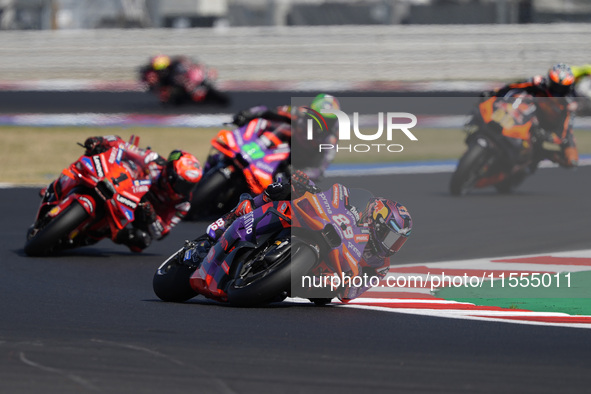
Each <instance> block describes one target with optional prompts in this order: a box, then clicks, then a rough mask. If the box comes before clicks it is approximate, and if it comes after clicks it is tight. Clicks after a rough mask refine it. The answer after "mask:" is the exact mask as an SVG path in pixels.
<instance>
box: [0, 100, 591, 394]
mask: <svg viewBox="0 0 591 394" xmlns="http://www.w3.org/2000/svg"><path fill="white" fill-rule="evenodd" d="M0 98H2V99H4V98H3V97H1V96H0ZM2 102H4V100H3V101H2ZM62 111H63V109H62ZM449 176H450V174H424V175H396V176H387V177H384V176H382V177H378V176H372V177H364V178H363V179H362V178H358V179H357V180H356V179H353V180H348V181H347V182H349V183H350V185H349V186H353V187H355V186H359V185H362V186H364V187H368V185H369V186H370V188H371V189H372V191H374V193H375V194H381V193H384V192H386V191H389V190H392V188H393V187H395V190H396V196H395V198H396V199H398V200H399V201H401V202H404V203H405V205H406V206H407V207H408V209H409V211H410V212H411V214H412V215H413V219H414V230H413V235H412V237H411V238H410V240H409V241H408V242H407V244H406V245H405V246H404V248H403V249H402V250H401V252H400V253H399V255H398V256H397V259H396V261H397V262H399V263H410V262H430V261H438V260H450V259H463V258H472V257H493V256H503V255H516V254H527V253H545V252H551V251H562V250H575V249H588V248H589V244H590V242H591V241H590V240H589V230H588V221H589V217H588V214H587V212H588V208H587V207H588V203H587V202H588V196H589V194H590V191H591V190H590V187H589V183H588V182H586V180H587V179H589V177H590V176H591V169H589V167H582V168H579V169H578V170H577V171H566V170H562V169H547V170H540V171H539V172H538V173H536V174H535V175H534V176H533V177H532V178H530V179H528V180H526V182H525V183H524V184H523V185H522V187H521V188H520V189H519V190H518V191H517V192H516V193H514V194H512V195H497V194H496V193H494V192H493V191H482V192H479V193H475V194H474V195H470V196H466V197H463V198H452V197H451V196H449V195H448V193H447V183H448V181H449ZM338 180H339V179H338V178H331V179H327V180H326V181H325V183H324V184H323V185H324V186H326V185H329V184H330V183H332V182H335V181H338ZM356 183H359V184H356ZM38 201H39V197H38V195H37V190H36V189H32V188H13V189H0V202H1V204H0V229H1V230H0V232H1V237H0V256H1V257H0V261H1V263H0V264H1V266H0V267H1V271H0V272H1V273H0V289H1V294H2V302H1V303H0V316H2V318H1V320H0V392H2V393H4V392H6V393H31V392H43V393H85V392H89V393H93V392H105V393H118V392H121V393H123V392H125V393H129V392H142V393H162V392H167V393H168V392H171V393H172V392H204V393H218V392H219V393H259V392H287V393H298V392H323V393H349V392H350V393H353V392H354V393H360V392H362V393H365V392H376V393H381V392H383V393H386V392H387V393H391V392H454V393H457V392H466V393H474V392H491V393H497V392H520V393H521V392H532V393H541V392H548V393H555V392H569V391H570V392H585V391H588V387H589V384H590V383H591V377H589V354H591V340H590V339H591V334H590V332H589V331H588V330H584V329H574V328H560V327H544V326H534V325H520V324H511V323H497V322H481V321H467V320H456V319H447V318H434V317H423V316H416V315H407V314H396V313H384V312H378V311H368V310H359V309H351V308H346V307H344V308H342V307H324V308H321V307H315V306H313V305H312V304H290V303H283V304H276V305H273V306H270V307H267V308H253V309H239V308H231V307H227V306H224V305H220V304H216V303H213V302H209V301H206V300H204V299H202V298H201V299H199V298H196V299H194V300H193V301H192V302H189V303H186V304H169V303H164V302H161V301H159V300H157V299H156V296H155V295H154V294H153V292H152V288H151V281H152V275H153V273H154V271H155V269H156V267H157V266H158V265H159V264H160V263H161V262H162V261H163V259H164V258H165V257H167V256H168V255H169V254H170V253H172V252H173V251H175V250H176V249H177V248H178V247H179V246H180V245H181V244H182V242H183V240H184V239H189V238H194V237H195V236H196V235H199V234H201V233H202V232H203V230H204V228H205V226H206V224H205V223H181V224H180V226H179V227H178V228H177V229H175V231H174V232H173V233H172V234H171V235H170V236H169V237H168V238H167V239H165V240H163V241H161V242H157V243H155V244H153V245H152V246H151V247H150V248H149V249H148V250H147V251H146V252H145V253H142V254H133V253H131V252H128V251H127V250H126V248H124V247H122V246H118V245H115V244H112V243H111V242H109V241H103V242H101V243H99V244H97V245H95V246H93V247H88V248H83V249H79V250H74V251H70V252H68V253H65V254H64V255H62V256H58V257H52V258H29V257H26V256H24V254H23V252H22V246H23V244H24V239H25V232H26V229H27V227H28V226H29V224H30V223H31V222H32V220H33V216H34V213H35V211H36V209H37V204H38Z"/></svg>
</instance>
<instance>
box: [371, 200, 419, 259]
mask: <svg viewBox="0 0 591 394" xmlns="http://www.w3.org/2000/svg"><path fill="white" fill-rule="evenodd" d="M362 220H363V221H364V222H365V223H367V225H368V228H369V237H370V242H371V243H372V244H373V246H374V248H375V252H376V253H377V254H378V255H379V256H382V257H388V256H392V255H393V254H394V253H396V252H398V251H399V250H400V248H401V247H402V245H404V243H405V242H406V240H407V239H408V237H409V236H410V233H411V230H412V218H411V217H410V213H408V210H407V209H406V207H404V206H403V205H401V204H400V203H397V202H395V201H392V200H388V199H386V198H376V199H374V200H373V201H370V202H369V204H368V205H367V208H366V209H365V211H364V214H363V216H362Z"/></svg>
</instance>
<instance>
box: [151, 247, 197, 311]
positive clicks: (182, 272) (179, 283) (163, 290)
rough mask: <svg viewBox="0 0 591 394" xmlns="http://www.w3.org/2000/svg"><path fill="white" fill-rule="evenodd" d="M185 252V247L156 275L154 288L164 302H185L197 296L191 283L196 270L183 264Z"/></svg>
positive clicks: (169, 259) (161, 267)
mask: <svg viewBox="0 0 591 394" xmlns="http://www.w3.org/2000/svg"><path fill="white" fill-rule="evenodd" d="M185 251H186V248H184V247H183V248H181V249H179V250H178V251H177V252H176V253H174V254H173V255H172V256H170V257H169V258H168V259H167V260H166V261H165V262H164V263H162V265H161V266H160V267H158V270H157V271H156V273H155V274H154V279H153V280H152V288H153V289H154V293H155V294H156V295H157V296H158V298H160V299H161V300H162V301H166V302H185V301H187V300H189V299H191V298H193V297H195V296H196V295H197V292H196V291H195V290H193V288H192V287H191V282H190V279H191V276H192V275H193V273H194V272H195V268H194V267H189V266H188V265H185V264H182V263H181V260H182V258H183V255H184V253H185Z"/></svg>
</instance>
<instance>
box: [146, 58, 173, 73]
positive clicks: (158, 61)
mask: <svg viewBox="0 0 591 394" xmlns="http://www.w3.org/2000/svg"><path fill="white" fill-rule="evenodd" d="M150 64H151V65H152V68H153V69H154V70H156V71H161V70H164V69H165V68H167V67H168V66H170V57H169V56H166V55H157V56H154V57H153V58H152V60H151V61H150Z"/></svg>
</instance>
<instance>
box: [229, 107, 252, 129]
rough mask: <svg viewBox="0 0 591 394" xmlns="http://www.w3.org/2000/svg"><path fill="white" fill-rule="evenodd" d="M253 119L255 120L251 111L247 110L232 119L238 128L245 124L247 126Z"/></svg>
mask: <svg viewBox="0 0 591 394" xmlns="http://www.w3.org/2000/svg"><path fill="white" fill-rule="evenodd" d="M251 119H253V117H252V114H251V113H250V111H249V110H246V109H245V110H242V111H240V112H238V113H237V114H236V115H234V117H233V118H232V123H234V124H235V125H236V126H238V127H242V126H244V125H245V124H247V123H248V122H249V121H250V120H251Z"/></svg>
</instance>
